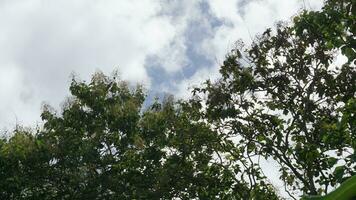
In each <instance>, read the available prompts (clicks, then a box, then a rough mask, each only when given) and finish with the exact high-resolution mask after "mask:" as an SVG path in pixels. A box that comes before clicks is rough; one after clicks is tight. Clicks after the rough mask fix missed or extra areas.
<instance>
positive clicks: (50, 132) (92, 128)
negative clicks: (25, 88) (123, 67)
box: [0, 73, 276, 199]
mask: <svg viewBox="0 0 356 200" xmlns="http://www.w3.org/2000/svg"><path fill="white" fill-rule="evenodd" d="M70 91H71V93H72V95H73V98H72V99H71V100H69V101H68V103H67V105H66V106H65V108H64V109H63V111H62V113H60V114H57V113H55V112H54V111H51V109H50V108H48V107H47V108H45V109H44V111H43V113H42V119H43V120H44V126H43V128H42V129H41V130H38V133H37V134H31V133H30V132H26V131H25V130H17V131H15V134H14V135H13V136H12V137H11V138H10V139H9V140H6V139H3V140H1V143H0V162H1V163H0V188H1V190H0V198H1V199H173V198H179V199H215V198H220V199H234V198H235V199H249V198H258V199H264V198H271V199H273V198H274V199H276V196H275V195H274V193H273V191H272V189H271V186H269V185H267V184H264V185H262V186H261V187H258V188H257V187H255V188H254V189H253V190H252V189H251V188H250V187H249V185H248V184H247V183H245V182H244V181H243V180H241V181H240V180H237V179H236V172H237V171H236V169H235V170H234V169H233V168H232V165H227V164H226V163H225V162H224V161H223V159H224V158H223V154H224V149H223V148H222V147H221V145H220V138H219V135H218V134H217V133H216V132H214V131H213V130H211V129H210V127H209V126H208V125H207V124H206V123H203V122H199V120H196V119H197V117H199V116H197V111H196V110H195V109H193V107H192V106H191V105H189V104H188V103H174V102H173V100H170V99H169V98H167V100H165V101H163V103H159V102H158V101H156V102H154V103H153V104H152V105H151V106H150V107H149V108H148V109H146V110H145V111H142V104H143V102H144V99H145V96H144V92H143V91H142V88H141V87H137V88H136V89H134V90H133V89H131V90H130V89H129V86H128V85H127V84H125V83H124V82H122V81H117V80H115V79H114V78H108V77H106V76H104V75H103V74H101V73H98V74H95V75H94V76H93V79H92V81H91V82H90V83H89V84H86V83H85V82H78V81H75V80H73V82H72V84H71V87H70ZM193 118H195V119H193ZM224 160H225V159H224Z"/></svg>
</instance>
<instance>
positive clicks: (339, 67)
mask: <svg viewBox="0 0 356 200" xmlns="http://www.w3.org/2000/svg"><path fill="white" fill-rule="evenodd" d="M355 32H356V29H355V4H354V1H353V0H349V1H334V0H331V1H328V2H326V4H325V6H324V8H323V10H322V11H320V12H307V11H305V12H304V13H303V14H302V15H300V16H298V17H296V19H295V24H293V26H287V25H283V24H279V25H278V26H277V29H276V31H275V32H274V31H272V30H271V29H268V30H267V31H266V32H264V33H263V34H262V35H261V36H259V37H258V38H257V39H256V41H255V42H254V43H253V44H252V45H251V47H249V48H244V47H243V45H240V47H238V48H236V49H234V50H233V51H232V52H231V53H230V54H229V55H228V56H227V58H226V60H225V61H224V63H223V65H222V66H221V69H220V73H221V76H222V78H221V79H220V80H218V81H215V82H210V81H207V82H206V84H205V85H204V86H203V87H201V88H197V89H195V94H196V96H197V97H196V99H198V100H197V103H196V104H206V109H205V110H203V115H204V116H205V118H206V119H208V120H209V122H210V123H212V124H214V125H215V127H217V128H218V129H222V130H223V131H220V132H221V133H220V134H221V135H226V137H230V138H235V142H234V147H233V148H232V149H233V150H234V151H235V154H236V152H237V155H241V154H243V155H245V156H246V157H248V158H250V161H251V162H250V166H251V167H252V168H255V170H260V159H261V158H263V159H268V160H271V159H272V160H274V161H275V162H276V163H277V165H278V166H279V171H280V173H281V176H280V178H281V180H283V182H284V183H285V187H286V191H287V192H291V193H290V195H291V197H293V194H292V193H293V192H298V191H301V192H303V193H304V194H312V195H316V194H325V193H327V192H329V191H330V189H331V188H332V187H334V186H335V185H338V184H340V183H342V182H343V181H344V180H345V179H346V178H347V177H350V176H353V175H355V174H356V155H355V148H356V130H355V125H356V124H355V123H356V118H355V112H356V107H355V102H356V98H355V92H356V70H355V58H356V57H355V55H356V53H355V48H354V47H355ZM340 50H341V51H340ZM339 52H341V53H339ZM337 56H345V57H346V58H347V61H346V62H345V63H343V64H339V63H335V60H336V58H337ZM202 94H205V96H204V95H203V96H204V97H206V98H205V99H203V98H199V97H201V96H202ZM235 154H231V156H233V157H234V155H235ZM239 159H240V157H239V156H238V157H237V158H236V160H239ZM255 166H256V167H255ZM330 186H331V187H330Z"/></svg>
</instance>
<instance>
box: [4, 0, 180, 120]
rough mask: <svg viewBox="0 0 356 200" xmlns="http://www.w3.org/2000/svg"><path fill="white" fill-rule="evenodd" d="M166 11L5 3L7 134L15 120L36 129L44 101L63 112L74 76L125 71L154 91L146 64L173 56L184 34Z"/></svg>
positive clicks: (130, 5)
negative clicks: (173, 48) (179, 33)
mask: <svg viewBox="0 0 356 200" xmlns="http://www.w3.org/2000/svg"><path fill="white" fill-rule="evenodd" d="M161 10H162V4H161V3H160V1H148V0H133V1H116V0H106V1H93V0H91V1H90V0H85V1H84V0H78V1H70V0H63V1H42V0H30V1H17V0H13V1H2V3H1V4H0V72H1V80H0V83H1V85H0V91H1V97H2V98H1V99H0V112H1V114H0V119H1V120H2V121H1V122H0V127H1V126H5V125H7V124H8V123H10V122H13V121H14V117H12V116H13V115H16V116H18V118H19V123H24V124H26V125H30V124H31V123H32V122H34V121H36V120H38V119H39V112H40V109H39V108H40V105H41V102H42V101H47V102H49V103H51V104H54V106H56V107H57V105H59V104H60V102H61V101H62V100H63V98H64V97H65V96H66V95H68V92H67V90H68V84H69V77H70V74H71V73H72V72H75V73H76V74H78V75H79V76H80V77H82V78H83V79H88V78H89V77H90V75H91V74H92V73H93V72H95V71H96V70H97V69H100V70H102V71H104V72H105V73H110V72H112V71H113V70H114V69H116V68H118V69H119V71H120V73H121V76H122V78H123V79H125V80H128V81H133V82H140V83H144V84H145V85H148V86H149V84H150V83H151V81H152V80H151V79H150V77H149V76H148V75H147V72H146V66H145V64H146V59H147V57H148V56H150V55H157V54H160V52H162V51H167V49H166V47H167V46H169V45H170V44H172V43H174V41H175V39H176V38H175V37H176V34H177V33H176V32H177V28H176V27H175V26H174V25H173V24H172V22H171V19H170V18H169V16H162V15H160V12H161ZM29 102H31V103H29ZM24 108H26V109H24ZM25 110H28V112H29V114H28V115H29V116H31V117H29V118H26V119H25V118H24V117H23V116H24V115H25V114H24V112H25ZM26 112H27V111H26ZM31 118H32V119H31Z"/></svg>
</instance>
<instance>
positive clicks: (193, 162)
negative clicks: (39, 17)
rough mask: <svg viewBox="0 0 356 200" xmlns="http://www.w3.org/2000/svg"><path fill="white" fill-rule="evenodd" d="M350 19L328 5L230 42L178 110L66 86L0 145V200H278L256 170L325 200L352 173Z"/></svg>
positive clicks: (355, 75) (133, 91)
mask: <svg viewBox="0 0 356 200" xmlns="http://www.w3.org/2000/svg"><path fill="white" fill-rule="evenodd" d="M355 9H356V8H355V2H354V0H343V1H340V0H328V1H326V2H325V5H324V7H323V9H322V10H321V11H303V12H302V13H301V14H300V15H298V16H296V17H295V18H294V21H293V23H292V24H283V23H280V24H278V25H277V27H276V28H275V29H267V30H266V31H265V32H264V33H263V34H261V35H259V36H257V37H256V39H255V41H254V42H253V43H252V45H250V46H244V45H243V43H241V42H239V43H237V47H236V48H235V49H233V50H232V51H231V52H230V53H229V54H228V55H227V56H226V59H225V61H224V62H223V64H222V66H221V68H220V75H221V78H220V79H218V80H207V81H206V82H205V83H204V84H202V85H201V86H200V87H197V88H195V89H194V90H193V91H192V96H191V97H190V98H189V99H186V100H178V101H177V100H174V98H173V97H172V96H167V97H166V98H164V99H156V100H155V101H154V102H153V103H151V104H150V105H148V106H144V102H145V99H146V94H145V91H144V89H143V87H142V86H136V87H133V86H130V85H129V84H128V83H126V82H124V81H122V80H119V79H118V78H117V77H116V76H112V77H109V76H106V75H104V74H102V73H100V72H98V73H95V74H94V75H93V76H92V79H91V81H89V82H85V81H79V80H77V79H76V78H73V80H72V82H71V86H70V88H69V89H70V92H71V97H70V98H68V99H67V100H66V101H65V105H64V106H63V109H62V110H60V111H56V110H54V109H52V108H51V107H50V106H48V105H47V106H44V108H43V112H42V115H41V117H42V120H43V125H41V126H40V127H38V128H34V129H26V128H21V127H16V128H15V130H14V131H13V133H12V135H11V136H9V137H2V138H1V139H0V199H256V200H259V199H271V200H273V199H283V198H282V196H281V190H283V189H281V188H275V187H274V186H273V185H272V184H271V180H270V179H269V178H270V177H266V176H265V174H264V170H265V169H263V167H262V164H261V162H262V161H269V162H273V163H274V165H275V166H277V167H278V170H279V172H280V177H279V179H280V180H281V181H282V182H283V183H284V187H285V188H284V190H285V191H286V192H287V193H288V194H289V196H290V198H293V199H298V198H300V197H301V196H302V195H325V194H328V193H330V191H332V190H333V189H334V188H335V187H338V186H339V185H340V184H342V183H343V182H344V181H345V180H346V179H348V178H349V177H351V176H354V175H356V155H355V148H356V131H355V125H356V124H355V123H356V119H355V113H356V112H355V111H356V99H355V92H356V88H355V87H356V81H355V79H356V70H355V59H356V51H355V46H356V43H355V32H356V25H355V21H356V20H355V18H356V17H355V14H354V13H356V12H355ZM340 58H344V60H345V62H342V63H341V64H340V61H338V60H340Z"/></svg>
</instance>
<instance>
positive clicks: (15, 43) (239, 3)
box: [0, 0, 322, 176]
mask: <svg viewBox="0 0 356 200" xmlns="http://www.w3.org/2000/svg"><path fill="white" fill-rule="evenodd" d="M321 7H322V0H195V1H194V0H127V1H124V0H76V1H73V0H60V1H58V0H0V133H3V132H5V130H8V129H11V128H13V127H15V125H17V124H19V125H24V126H35V125H36V124H37V123H40V113H41V107H42V105H43V104H50V105H51V106H53V107H54V108H57V109H59V108H60V107H61V103H62V102H63V101H64V100H65V98H66V97H68V96H69V95H70V94H69V91H68V88H69V84H70V81H71V76H72V75H73V74H74V75H75V76H77V77H79V78H80V79H82V80H89V79H90V76H91V75H92V74H93V73H94V72H96V71H99V70H100V71H103V72H104V73H106V74H108V75H110V74H111V73H112V72H114V71H118V72H119V74H120V77H121V78H122V79H123V80H126V81H128V82H130V83H133V84H135V83H140V84H144V85H145V88H146V90H147V91H148V93H149V94H152V96H154V95H160V94H162V93H170V94H174V95H175V96H176V98H188V97H189V94H190V92H189V88H192V87H193V86H196V85H199V84H200V83H202V82H203V81H204V80H206V79H208V78H210V79H215V78H217V77H218V76H219V73H218V70H219V66H220V64H221V63H222V62H223V60H224V56H225V55H226V54H227V53H228V52H229V50H231V49H232V48H233V46H234V43H235V41H237V40H238V39H242V40H243V41H244V42H245V43H246V44H247V45H248V44H249V43H251V41H252V40H253V38H254V36H255V35H256V34H258V33H262V32H264V30H265V29H266V28H268V27H273V26H274V25H275V24H276V22H277V21H280V20H283V21H287V22H288V21H290V20H291V19H292V17H293V16H295V15H296V14H297V13H298V11H300V10H301V9H302V8H306V9H310V10H318V9H320V8H321ZM270 175H272V176H273V175H275V174H273V173H272V174H270Z"/></svg>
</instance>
